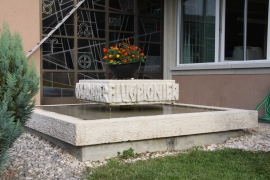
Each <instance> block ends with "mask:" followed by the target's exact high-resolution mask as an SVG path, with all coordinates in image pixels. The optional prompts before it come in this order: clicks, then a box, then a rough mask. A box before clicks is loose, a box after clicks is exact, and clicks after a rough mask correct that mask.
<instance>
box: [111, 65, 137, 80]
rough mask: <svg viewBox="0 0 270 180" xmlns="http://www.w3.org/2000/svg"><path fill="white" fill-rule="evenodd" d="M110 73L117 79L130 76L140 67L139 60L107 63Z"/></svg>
mask: <svg viewBox="0 0 270 180" xmlns="http://www.w3.org/2000/svg"><path fill="white" fill-rule="evenodd" d="M108 67H109V70H110V71H111V73H112V74H113V75H114V76H115V77H116V78H118V79H127V78H131V77H132V76H133V75H134V74H135V73H136V72H137V71H138V70H139V68H140V62H136V63H130V64H120V65H108Z"/></svg>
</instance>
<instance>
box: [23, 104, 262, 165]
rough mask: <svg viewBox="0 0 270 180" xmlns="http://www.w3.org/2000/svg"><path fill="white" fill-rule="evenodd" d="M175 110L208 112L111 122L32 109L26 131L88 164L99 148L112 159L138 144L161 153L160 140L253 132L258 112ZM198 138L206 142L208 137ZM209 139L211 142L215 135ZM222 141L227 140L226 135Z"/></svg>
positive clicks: (114, 120)
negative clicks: (63, 148)
mask: <svg viewBox="0 0 270 180" xmlns="http://www.w3.org/2000/svg"><path fill="white" fill-rule="evenodd" d="M175 106H179V107H189V108H195V109H205V110H206V109H207V110H208V111H207V112H195V113H183V114H164V115H152V116H151V115H150V116H136V117H124V118H113V119H98V120H82V119H80V118H76V117H72V116H67V115H63V114H59V113H55V112H50V111H45V110H41V109H35V110H34V114H33V116H32V118H31V119H30V120H29V121H28V122H27V124H26V127H27V128H29V129H31V130H34V131H37V132H39V133H40V134H43V135H44V136H48V137H51V138H53V139H56V140H57V142H56V144H60V146H61V144H65V146H66V147H68V148H67V150H69V149H71V150H70V153H71V154H73V153H72V152H73V151H74V148H75V147H76V148H77V150H78V149H79V151H78V152H82V153H84V154H90V155H83V156H81V155H78V158H79V159H80V160H82V161H87V160H97V159H96V158H95V153H94V152H96V153H97V154H100V156H97V157H99V158H100V157H101V154H102V153H101V152H102V151H101V152H98V151H99V150H98V149H100V148H105V149H106V148H107V149H109V150H106V153H107V151H111V153H109V154H110V155H106V153H104V156H102V158H111V157H115V156H116V155H117V152H118V151H121V150H122V149H124V150H126V149H128V148H126V145H127V146H130V145H132V146H131V147H132V148H133V149H134V150H135V152H138V153H139V152H141V150H139V149H137V148H136V147H137V146H138V148H139V144H140V143H139V142H144V143H148V145H147V146H148V147H149V148H150V147H151V148H150V149H152V150H154V149H155V147H157V148H156V151H162V150H164V149H166V148H167V145H166V144H164V143H163V146H162V148H161V147H159V146H157V145H155V143H156V142H158V141H159V139H164V142H167V140H168V141H171V140H170V139H173V138H175V137H179V138H180V139H182V140H181V143H182V144H183V143H187V144H190V143H188V138H186V140H185V138H183V137H188V136H192V137H193V136H194V135H203V134H212V133H214V134H215V133H217V134H216V135H218V133H222V132H231V131H235V130H241V129H246V128H255V127H257V126H258V112H257V111H253V110H240V109H230V108H218V107H209V106H197V105H187V104H175ZM194 137H196V136H194ZM201 137H203V138H206V137H207V136H201ZM209 137H211V138H214V137H215V135H214V136H209ZM224 137H228V136H227V135H226V136H224ZM225 140H226V139H225ZM225 140H220V141H219V142H223V141H225ZM177 141H178V140H177ZM199 141H200V140H196V141H195V140H194V142H199ZM135 142H136V143H137V142H138V143H139V144H137V145H136V143H135ZM154 142H155V143H154ZM174 142H176V141H174ZM212 142H213V141H212V140H210V139H209V140H206V141H202V143H203V144H210V143H212ZM130 143H131V144H130ZM132 143H135V144H132ZM152 143H154V144H152ZM179 143H180V140H179ZM181 143H180V144H181ZM213 143H214V142H213ZM121 144H122V145H123V146H122V145H121ZM172 144H174V143H172ZM191 144H192V145H193V146H197V145H202V144H200V143H198V144H196V143H191ZM124 145H125V146H124ZM133 145H134V146H136V147H134V146H133ZM140 146H141V145H140ZM152 146H153V147H152ZM181 146H182V145H181ZM95 147H97V149H96V151H94V150H93V149H92V148H94V149H95ZM112 147H115V148H118V150H117V151H114V148H112ZM179 147H180V145H179ZM179 147H178V146H175V148H174V149H173V150H179ZM183 147H186V146H183ZM76 148H75V149H76ZM110 148H112V149H110ZM125 148H126V149H125ZM152 150H151V151H152ZM169 150H170V149H169ZM86 151H88V152H86ZM104 152H105V150H104ZM92 153H94V154H92ZM75 154H76V153H75ZM107 154H108V153H107ZM112 154H113V156H112ZM74 156H75V155H74ZM75 157H77V156H75Z"/></svg>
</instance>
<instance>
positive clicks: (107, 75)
mask: <svg viewBox="0 0 270 180" xmlns="http://www.w3.org/2000/svg"><path fill="white" fill-rule="evenodd" d="M105 6H106V8H105V10H106V16H105V21H106V23H105V29H106V35H105V38H106V46H105V47H106V48H109V34H110V33H109V18H110V14H109V0H106V1H105ZM109 76H110V71H109V67H108V65H107V64H106V78H105V79H109Z"/></svg>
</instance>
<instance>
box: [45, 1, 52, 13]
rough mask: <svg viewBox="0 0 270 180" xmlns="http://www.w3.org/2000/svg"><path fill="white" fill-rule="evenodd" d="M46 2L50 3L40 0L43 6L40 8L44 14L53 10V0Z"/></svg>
mask: <svg viewBox="0 0 270 180" xmlns="http://www.w3.org/2000/svg"><path fill="white" fill-rule="evenodd" d="M46 2H50V3H49V4H46V3H45V0H43V1H42V5H43V7H42V9H43V11H42V13H44V14H52V11H53V10H52V5H53V1H48V0H47V1H46ZM47 10H48V11H47Z"/></svg>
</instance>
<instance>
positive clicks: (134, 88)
mask: <svg viewBox="0 0 270 180" xmlns="http://www.w3.org/2000/svg"><path fill="white" fill-rule="evenodd" d="M136 96H137V85H136V84H133V85H131V86H130V90H129V97H130V100H131V102H136Z"/></svg>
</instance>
